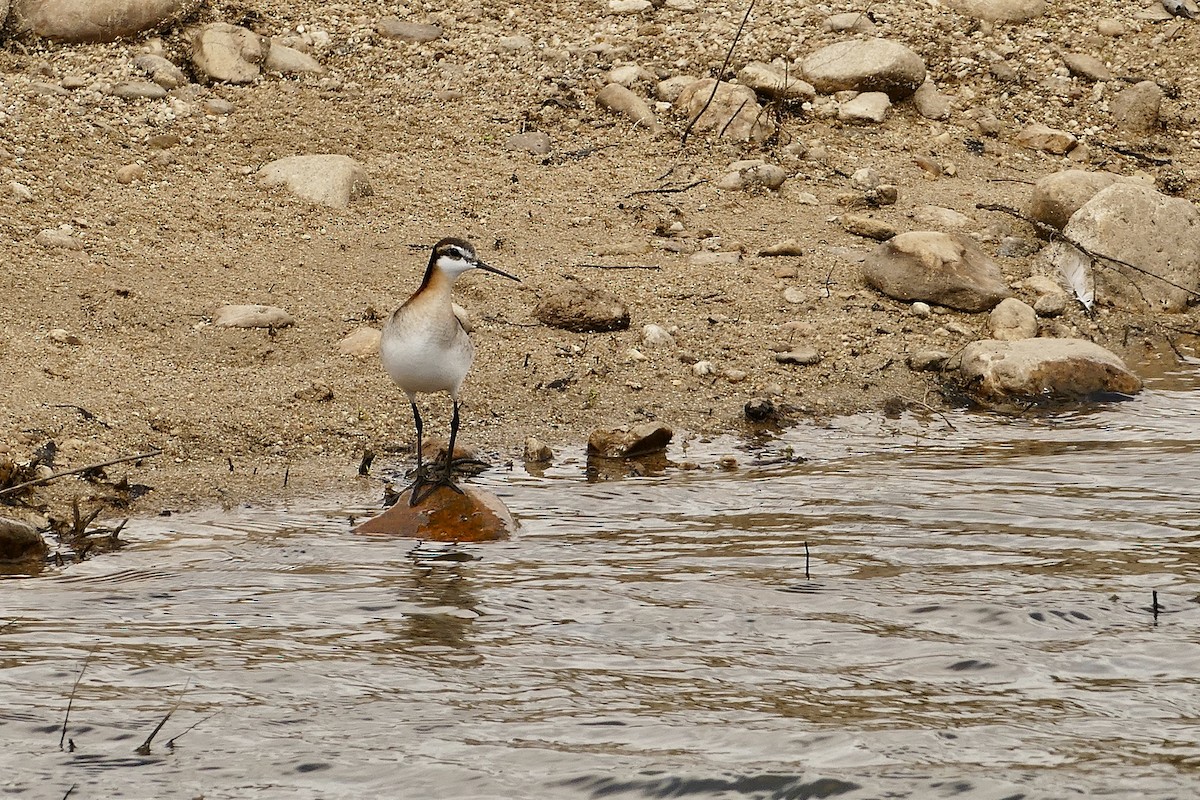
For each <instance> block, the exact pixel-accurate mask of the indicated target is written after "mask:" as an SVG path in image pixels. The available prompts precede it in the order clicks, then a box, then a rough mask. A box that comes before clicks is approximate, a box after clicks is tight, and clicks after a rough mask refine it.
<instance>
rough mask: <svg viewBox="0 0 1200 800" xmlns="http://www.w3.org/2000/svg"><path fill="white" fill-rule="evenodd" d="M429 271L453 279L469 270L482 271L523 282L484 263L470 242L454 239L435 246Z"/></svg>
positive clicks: (444, 240)
mask: <svg viewBox="0 0 1200 800" xmlns="http://www.w3.org/2000/svg"><path fill="white" fill-rule="evenodd" d="M429 269H430V271H432V270H435V269H436V270H438V271H440V272H442V273H443V274H444V275H446V276H447V277H449V278H451V279H453V278H457V277H458V276H459V275H461V274H463V273H464V272H466V271H468V270H472V269H482V270H487V271H488V272H493V273H495V274H497V275H500V276H502V277H505V278H508V279H509V280H514V281H516V282H517V283H520V282H521V279H520V278H518V277H517V276H516V275H509V274H508V273H507V272H505V271H503V270H500V269H497V268H496V267H493V266H492V265H491V264H487V263H485V262H484V261H482V260H481V259H480V258H479V256H477V255H476V254H475V247H474V246H473V245H472V244H471V243H470V242H468V241H466V240H465V239H456V238H454V237H448V238H445V239H442V240H441V241H440V242H438V243H437V244H435V245H434V246H433V254H432V255H430V257H429Z"/></svg>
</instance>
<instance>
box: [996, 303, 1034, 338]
mask: <svg viewBox="0 0 1200 800" xmlns="http://www.w3.org/2000/svg"><path fill="white" fill-rule="evenodd" d="M988 329H989V330H990V331H991V334H992V338H993V339H998V340H1000V341H1003V342H1012V341H1016V340H1017V339H1031V338H1033V337H1034V336H1037V329H1038V323H1037V314H1036V313H1034V310H1033V309H1032V308H1031V307H1030V306H1029V305H1028V304H1027V303H1025V302H1023V301H1021V300H1018V299H1017V298H1015V297H1008V298H1005V299H1004V300H1001V301H1000V303H999V304H998V305H997V306H996V307H995V308H993V309H992V311H991V313H990V314H989V315H988Z"/></svg>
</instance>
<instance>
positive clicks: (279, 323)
mask: <svg viewBox="0 0 1200 800" xmlns="http://www.w3.org/2000/svg"><path fill="white" fill-rule="evenodd" d="M213 324H214V325H217V326H218V327H222V328H287V327H290V326H292V325H295V324H296V320H295V318H294V317H292V315H291V314H289V313H287V312H286V311H284V310H283V309H282V308H279V307H278V306H260V305H229V306H222V307H221V308H218V309H217V312H216V314H214V315H213Z"/></svg>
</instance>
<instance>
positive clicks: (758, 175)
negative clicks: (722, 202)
mask: <svg viewBox="0 0 1200 800" xmlns="http://www.w3.org/2000/svg"><path fill="white" fill-rule="evenodd" d="M730 167H731V169H732V171H731V172H728V173H726V174H725V175H724V177H722V178H721V179H720V180H719V181H717V188H718V189H725V190H729V191H739V190H741V191H745V190H749V189H767V190H770V191H774V190H776V189H778V188H779V187H780V186H782V185H783V182H784V181H785V180H787V172H786V171H785V170H784V169H783V167H779V166H776V165H774V164H767V163H766V162H764V161H761V160H758V159H754V160H749V161H738V162H735V163H733V164H731V165H730Z"/></svg>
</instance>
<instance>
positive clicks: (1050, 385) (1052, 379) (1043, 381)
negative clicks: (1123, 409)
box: [947, 338, 1142, 404]
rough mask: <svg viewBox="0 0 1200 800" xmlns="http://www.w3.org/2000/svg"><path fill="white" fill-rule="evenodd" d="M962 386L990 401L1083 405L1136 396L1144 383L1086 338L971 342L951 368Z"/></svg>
mask: <svg viewBox="0 0 1200 800" xmlns="http://www.w3.org/2000/svg"><path fill="white" fill-rule="evenodd" d="M947 367H948V369H953V370H957V371H958V380H959V381H961V384H962V388H964V389H965V390H966V391H967V393H968V394H970V395H972V396H973V397H975V399H977V400H979V401H981V402H983V403H986V404H994V403H1004V402H1006V401H1012V400H1018V401H1030V400H1032V401H1047V400H1049V401H1060V402H1061V401H1078V400H1086V399H1088V398H1090V397H1095V396H1097V395H1103V394H1106V393H1111V394H1123V395H1132V394H1137V393H1138V392H1140V391H1141V390H1142V381H1141V379H1140V378H1139V377H1138V376H1137V375H1134V374H1133V373H1132V372H1130V371H1129V369H1128V368H1127V367H1126V366H1125V363H1124V362H1123V361H1122V360H1121V359H1120V358H1119V357H1118V356H1117V355H1115V354H1114V353H1112V352H1110V351H1108V350H1106V349H1104V348H1103V347H1101V346H1100V345H1098V344H1095V343H1094V342H1089V341H1087V340H1085V339H1044V338H1043V339H1021V340H1018V341H1015V342H1000V341H996V340H994V339H983V340H981V341H977V342H971V343H970V344H969V345H967V346H966V347H965V348H963V350H962V352H961V353H960V354H959V355H958V356H957V357H956V358H955V359H953V360H952V361H951V362H950V363H949V364H948V365H947Z"/></svg>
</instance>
